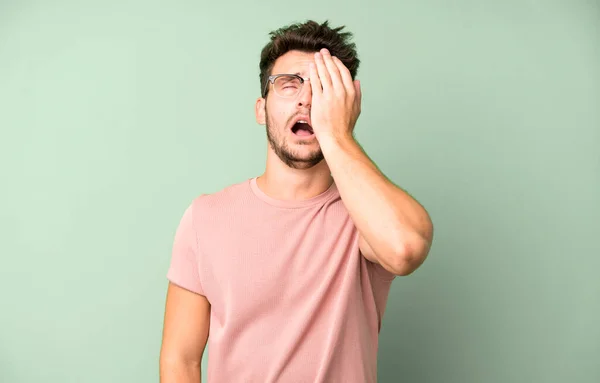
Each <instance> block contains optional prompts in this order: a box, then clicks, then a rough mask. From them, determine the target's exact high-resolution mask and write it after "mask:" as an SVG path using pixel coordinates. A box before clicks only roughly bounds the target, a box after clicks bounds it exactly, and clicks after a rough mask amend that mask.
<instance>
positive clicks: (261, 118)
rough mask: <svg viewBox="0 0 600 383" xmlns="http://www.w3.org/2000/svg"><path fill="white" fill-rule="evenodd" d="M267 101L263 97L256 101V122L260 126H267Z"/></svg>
mask: <svg viewBox="0 0 600 383" xmlns="http://www.w3.org/2000/svg"><path fill="white" fill-rule="evenodd" d="M266 102H267V100H265V99H264V98H262V97H259V98H258V99H257V100H256V105H255V106H254V113H255V114H256V122H257V123H258V124H259V125H265V124H266V118H265V104H266Z"/></svg>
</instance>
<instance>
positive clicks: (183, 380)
mask: <svg viewBox="0 0 600 383" xmlns="http://www.w3.org/2000/svg"><path fill="white" fill-rule="evenodd" d="M198 382H201V370H200V362H194V363H191V362H185V361H183V360H163V359H161V361H160V383H198Z"/></svg>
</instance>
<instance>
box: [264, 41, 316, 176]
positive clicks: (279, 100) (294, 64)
mask: <svg viewBox="0 0 600 383" xmlns="http://www.w3.org/2000/svg"><path fill="white" fill-rule="evenodd" d="M311 62H314V54H313V53H305V52H299V51H290V52H288V53H286V54H285V55H283V56H281V57H279V58H278V59H277V61H275V66H274V67H273V70H272V74H273V75H276V74H280V73H290V74H299V75H300V76H301V77H303V78H307V77H308V76H309V67H308V65H309V63H311ZM311 102H312V91H311V86H310V81H305V82H304V84H303V85H302V90H301V91H300V93H299V94H298V95H297V96H295V97H291V98H284V97H280V96H278V95H277V94H276V93H275V91H274V89H273V86H272V85H271V84H269V90H268V94H267V96H266V100H265V99H259V100H258V102H257V111H256V113H257V121H258V122H259V123H261V124H262V123H264V124H266V127H267V138H268V140H269V144H270V146H271V149H272V150H273V152H274V153H275V154H276V155H277V156H278V157H279V158H280V159H281V161H283V163H285V164H286V165H288V166H289V167H291V168H295V169H308V168H311V167H313V166H315V165H316V164H318V163H319V162H320V161H321V160H323V152H322V151H321V148H320V146H319V142H318V141H317V139H316V137H315V135H314V134H312V135H306V133H305V132H302V131H297V130H296V129H294V121H295V120H297V119H298V118H299V117H301V116H309V117H310V109H311ZM262 108H264V110H262Z"/></svg>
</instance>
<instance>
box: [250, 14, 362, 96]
mask: <svg viewBox="0 0 600 383" xmlns="http://www.w3.org/2000/svg"><path fill="white" fill-rule="evenodd" d="M328 24H329V21H328V20H326V21H325V22H324V23H323V24H319V23H317V22H315V21H313V20H308V21H306V22H304V23H295V24H291V25H288V26H285V27H282V28H279V29H277V30H274V31H272V32H270V33H269V35H270V36H271V41H269V43H268V44H267V45H265V47H264V48H263V49H262V52H261V54H260V64H259V68H260V86H261V88H260V92H261V96H262V97H266V96H267V93H268V88H267V90H266V91H265V88H266V85H267V81H268V77H269V76H270V75H271V71H272V70H273V66H274V65H275V60H277V59H278V58H279V57H281V56H283V55H284V54H285V53H287V52H289V51H291V50H298V51H301V52H307V53H312V52H318V51H319V50H321V49H322V48H327V49H328V50H329V51H330V52H331V55H332V56H336V57H337V58H339V59H340V61H342V63H344V65H345V66H346V67H347V68H348V69H349V70H350V74H351V75H352V79H354V78H355V77H356V72H357V71H358V66H359V64H360V60H359V59H358V55H357V53H356V44H355V43H353V42H351V41H350V40H351V38H352V37H353V34H352V33H351V32H342V30H343V29H344V28H345V26H340V27H337V28H331V27H330V26H329V25H328Z"/></svg>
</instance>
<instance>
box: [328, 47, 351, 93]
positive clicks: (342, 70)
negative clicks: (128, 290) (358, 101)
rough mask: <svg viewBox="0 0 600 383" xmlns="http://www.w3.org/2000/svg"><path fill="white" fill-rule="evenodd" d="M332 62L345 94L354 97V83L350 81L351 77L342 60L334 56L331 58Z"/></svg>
mask: <svg viewBox="0 0 600 383" xmlns="http://www.w3.org/2000/svg"><path fill="white" fill-rule="evenodd" d="M333 62H334V63H335V65H336V66H337V68H338V72H339V74H340V76H341V79H342V83H343V86H344V88H345V89H346V93H347V94H348V95H351V96H352V95H354V94H355V93H356V92H355V88H354V83H353V81H352V75H351V74H350V71H349V70H348V68H347V67H346V66H345V65H344V63H343V62H342V60H340V59H338V58H337V57H335V56H333Z"/></svg>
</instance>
